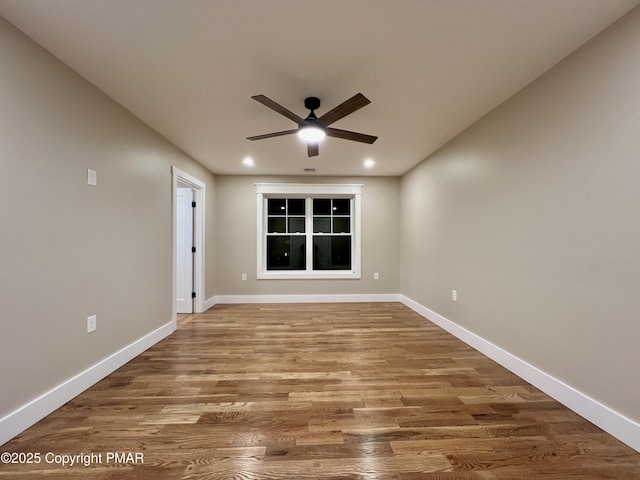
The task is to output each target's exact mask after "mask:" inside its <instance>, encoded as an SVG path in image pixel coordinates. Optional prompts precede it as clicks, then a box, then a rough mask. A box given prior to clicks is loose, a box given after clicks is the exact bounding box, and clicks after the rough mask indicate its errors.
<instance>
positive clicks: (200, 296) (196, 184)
mask: <svg viewBox="0 0 640 480" xmlns="http://www.w3.org/2000/svg"><path fill="white" fill-rule="evenodd" d="M178 181H179V182H180V183H183V184H186V185H188V186H189V187H191V188H192V189H193V201H194V202H196V208H195V209H194V212H193V246H194V247H196V253H195V255H194V259H193V260H194V261H193V291H194V292H195V293H196V298H195V299H194V302H193V311H194V313H201V312H204V304H205V299H204V281H205V275H204V272H205V269H204V254H205V252H204V218H205V215H204V214H205V193H206V184H205V183H204V182H202V181H200V180H198V179H197V178H196V177H194V176H193V175H189V174H188V173H187V172H184V171H182V170H180V169H179V168H178V167H176V166H175V165H172V166H171V210H172V224H171V231H172V242H171V245H172V257H173V258H172V263H171V271H172V277H173V278H172V282H173V285H172V289H171V290H172V292H173V298H172V301H171V305H172V318H173V320H174V321H177V318H178V317H177V315H178V314H177V311H178V307H177V295H178V281H177V275H178V269H177V264H178V232H177V225H178V221H177V219H178Z"/></svg>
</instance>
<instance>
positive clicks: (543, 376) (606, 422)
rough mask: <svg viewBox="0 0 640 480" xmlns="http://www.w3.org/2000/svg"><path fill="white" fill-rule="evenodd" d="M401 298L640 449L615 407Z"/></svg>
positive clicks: (637, 430) (639, 429)
mask: <svg viewBox="0 0 640 480" xmlns="http://www.w3.org/2000/svg"><path fill="white" fill-rule="evenodd" d="M400 301H401V302H402V303H403V304H404V305H406V306H407V307H409V308H410V309H412V310H413V311H415V312H417V313H419V314H420V315H422V316H423V317H425V318H426V319H427V320H429V321H431V322H433V323H435V324H436V325H438V326H439V327H441V328H443V329H444V330H446V331H447V332H449V333H451V334H452V335H454V336H456V337H457V338H459V339H460V340H462V341H463V342H465V343H466V344H467V345H470V346H471V347H473V348H475V349H476V350H478V351H479V352H481V353H482V354H484V355H486V356H487V357H489V358H491V359H492V360H494V361H496V362H497V363H499V364H500V365H502V366H503V367H505V368H506V369H507V370H510V371H511V372H513V373H515V374H516V375H518V376H519V377H520V378H522V379H524V380H526V381H527V382H529V383H530V384H531V385H533V386H535V387H536V388H538V389H540V390H542V391H543V392H544V393H546V394H547V395H549V396H550V397H552V398H554V399H555V400H557V401H559V402H560V403H562V404H563V405H565V406H566V407H568V408H570V409H571V410H573V411H574V412H576V413H577V414H578V415H581V416H582V417H584V418H586V419H587V420H589V421H590V422H591V423H593V424H595V425H597V426H598V427H600V428H601V429H602V430H604V431H605V432H607V433H610V434H611V435H613V436H614V437H616V438H617V439H618V440H620V441H621V442H624V443H626V444H627V445H629V446H630V447H631V448H633V449H635V450H637V451H640V424H639V423H637V422H635V421H634V420H632V419H630V418H627V417H625V416H624V415H622V414H620V413H618V412H616V411H615V410H613V409H611V408H610V407H607V406H606V405H604V404H602V403H600V402H599V401H598V400H596V399H594V398H591V397H589V396H588V395H585V394H584V393H582V392H580V391H578V390H576V389H575V388H573V387H572V386H570V385H567V384H566V383H564V382H562V381H561V380H558V379H557V378H555V377H553V376H551V375H549V374H548V373H546V372H543V371H542V370H540V369H539V368H537V367H534V366H533V365H531V364H529V363H527V362H525V361H524V360H522V359H521V358H518V357H516V356H515V355H513V354H511V353H509V352H507V351H506V350H503V349H502V348H500V347H498V346H497V345H494V344H493V343H491V342H489V341H488V340H485V339H484V338H482V337H480V336H478V335H476V334H475V333H473V332H471V331H469V330H467V329H466V328H464V327H461V326H460V325H458V324H456V323H454V322H452V321H451V320H448V319H447V318H445V317H443V316H442V315H440V314H438V313H436V312H434V311H433V310H430V309H429V308H427V307H425V306H423V305H420V304H419V303H417V302H415V301H413V300H411V299H410V298H407V297H405V296H404V295H401V296H400Z"/></svg>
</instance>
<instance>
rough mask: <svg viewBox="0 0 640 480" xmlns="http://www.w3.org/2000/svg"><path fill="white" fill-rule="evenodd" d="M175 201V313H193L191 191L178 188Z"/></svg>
mask: <svg viewBox="0 0 640 480" xmlns="http://www.w3.org/2000/svg"><path fill="white" fill-rule="evenodd" d="M177 200H178V201H177V204H176V207H177V218H176V229H177V239H176V240H177V245H176V247H177V268H176V270H177V272H176V283H177V284H176V291H177V307H178V310H177V312H178V313H193V298H191V293H192V292H193V251H192V247H193V207H192V206H191V202H193V190H191V189H190V188H178V194H177Z"/></svg>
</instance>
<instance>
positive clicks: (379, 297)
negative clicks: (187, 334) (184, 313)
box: [205, 293, 400, 308]
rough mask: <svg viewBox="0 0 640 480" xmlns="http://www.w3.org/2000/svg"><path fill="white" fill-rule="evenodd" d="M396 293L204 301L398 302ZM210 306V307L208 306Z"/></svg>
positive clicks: (222, 297)
mask: <svg viewBox="0 0 640 480" xmlns="http://www.w3.org/2000/svg"><path fill="white" fill-rule="evenodd" d="M399 301H400V294H398V293H373V294H366V293H365V294H353V295H350V294H327V295H324V294H318V295H217V296H215V297H211V298H210V299H209V300H207V301H206V303H205V306H206V305H209V304H210V305H211V306H213V305H216V304H218V303H358V302H399ZM208 308H211V307H208Z"/></svg>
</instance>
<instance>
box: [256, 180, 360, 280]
mask: <svg viewBox="0 0 640 480" xmlns="http://www.w3.org/2000/svg"><path fill="white" fill-rule="evenodd" d="M256 187H257V196H258V229H257V230H258V242H257V243H258V247H257V248H258V250H257V253H258V255H257V257H258V278H263V279H266V278H282V279H285V278H286V279H292V278H293V279H295V278H298V279H302V278H360V194H361V189H362V186H361V185H315V184H314V185H312V184H265V183H261V184H256Z"/></svg>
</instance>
